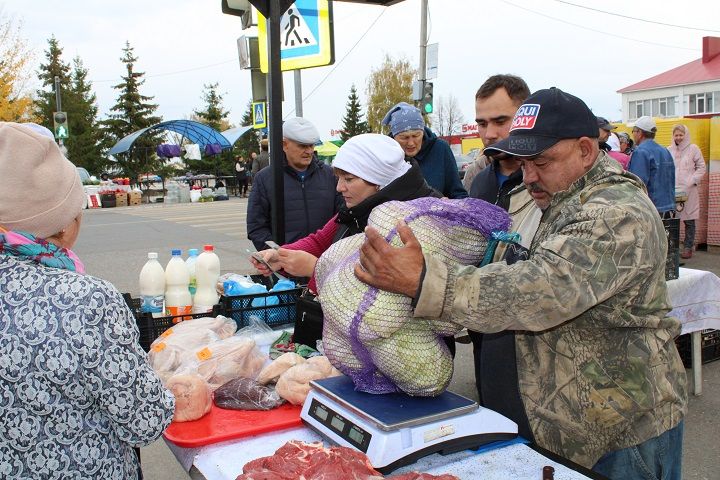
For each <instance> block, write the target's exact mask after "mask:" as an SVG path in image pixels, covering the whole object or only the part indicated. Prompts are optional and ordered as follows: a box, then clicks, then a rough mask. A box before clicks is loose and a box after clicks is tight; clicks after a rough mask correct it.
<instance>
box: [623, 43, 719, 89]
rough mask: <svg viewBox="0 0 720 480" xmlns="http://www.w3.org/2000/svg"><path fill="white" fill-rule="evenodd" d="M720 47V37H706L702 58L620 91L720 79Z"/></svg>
mask: <svg viewBox="0 0 720 480" xmlns="http://www.w3.org/2000/svg"><path fill="white" fill-rule="evenodd" d="M719 47H720V38H718V37H704V38H703V57H702V58H698V59H697V60H693V61H692V62H690V63H686V64H685V65H681V66H679V67H676V68H673V69H672V70H668V71H667V72H663V73H661V74H659V75H655V76H654V77H650V78H648V79H646V80H643V81H641V82H638V83H634V84H632V85H628V86H627V87H625V88H621V89H620V90H618V93H627V92H635V91H638V90H650V89H653V88H661V87H672V86H675V85H688V84H692V83H702V82H711V81H713V80H720V54H718V50H719Z"/></svg>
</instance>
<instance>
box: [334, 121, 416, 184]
mask: <svg viewBox="0 0 720 480" xmlns="http://www.w3.org/2000/svg"><path fill="white" fill-rule="evenodd" d="M332 166H333V167H334V168H339V169H341V170H345V171H346V172H348V173H351V174H353V175H355V176H356V177H360V178H362V179H363V180H365V181H366V182H369V183H372V184H373V185H379V186H380V188H383V187H385V186H386V185H388V184H389V183H391V182H392V181H393V180H395V179H397V178H399V177H401V176H403V175H404V174H405V172H407V171H408V170H409V169H410V164H409V163H408V162H406V161H405V152H404V151H403V149H402V148H401V147H400V145H399V144H398V143H397V142H396V141H395V140H393V139H392V138H390V137H388V136H387V135H379V134H377V133H364V134H362V135H357V136H355V137H352V138H351V139H350V140H348V141H347V142H345V143H344V144H343V146H342V147H340V150H338V153H337V155H336V156H335V159H334V160H333V162H332Z"/></svg>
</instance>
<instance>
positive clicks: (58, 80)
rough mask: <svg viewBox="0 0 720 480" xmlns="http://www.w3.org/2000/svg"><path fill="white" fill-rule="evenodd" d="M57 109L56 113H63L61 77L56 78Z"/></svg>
mask: <svg viewBox="0 0 720 480" xmlns="http://www.w3.org/2000/svg"><path fill="white" fill-rule="evenodd" d="M55 108H56V110H55V111H56V112H62V101H61V100H60V77H58V76H57V75H56V76H55Z"/></svg>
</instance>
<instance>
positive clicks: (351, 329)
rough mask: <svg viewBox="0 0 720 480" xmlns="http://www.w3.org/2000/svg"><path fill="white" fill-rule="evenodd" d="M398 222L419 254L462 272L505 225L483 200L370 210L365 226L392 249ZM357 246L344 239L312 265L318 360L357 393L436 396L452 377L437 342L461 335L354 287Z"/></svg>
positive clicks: (395, 298)
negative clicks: (319, 317)
mask: <svg viewBox="0 0 720 480" xmlns="http://www.w3.org/2000/svg"><path fill="white" fill-rule="evenodd" d="M399 219H404V220H405V222H406V223H407V224H408V225H409V226H410V228H411V229H412V230H413V233H414V234H415V236H416V237H417V238H418V241H419V242H420V244H421V246H422V248H423V251H424V252H425V253H426V254H430V255H433V256H434V257H435V258H439V259H441V260H443V261H444V262H446V263H448V264H453V263H459V264H465V265H470V264H477V263H478V262H479V261H480V260H481V259H482V256H483V254H484V251H485V247H486V244H487V242H486V239H487V238H489V237H490V235H491V232H493V231H497V230H503V231H504V230H507V229H508V228H509V225H510V219H509V217H508V216H507V213H506V212H505V211H503V210H502V209H500V208H499V207H496V206H494V205H490V204H489V203H487V202H484V201H482V200H477V199H463V200H441V199H435V198H422V199H417V200H412V201H409V202H387V203H385V204H383V205H380V206H378V207H376V208H375V209H374V210H373V212H372V214H371V215H370V219H369V222H368V224H369V225H371V226H373V227H375V228H377V229H378V231H379V232H380V233H381V234H383V235H384V236H385V238H386V240H388V242H390V243H391V244H393V245H395V246H399V245H401V243H402V242H401V241H400V240H399V236H398V235H397V231H396V224H397V220H399ZM363 241H364V235H363V234H359V235H355V236H353V237H350V238H346V239H343V240H341V241H339V242H337V243H336V244H334V245H333V246H332V247H331V248H330V249H328V251H327V252H325V253H324V254H323V256H322V257H321V258H320V259H319V261H318V264H317V267H316V279H317V281H318V287H319V289H318V290H319V298H320V301H321V303H322V306H323V312H324V316H325V327H324V331H323V347H324V351H325V354H326V355H327V356H328V358H329V359H330V361H331V362H332V363H333V365H334V366H335V367H336V368H338V369H339V370H340V371H342V372H343V373H345V374H346V375H348V376H349V377H351V378H352V379H353V381H354V382H355V386H356V388H357V389H358V390H361V391H365V392H370V393H389V392H394V391H398V390H402V391H404V392H406V393H408V394H411V395H420V396H433V395H439V394H440V393H442V391H444V390H445V388H446V387H447V384H448V383H449V381H450V378H451V377H452V357H451V355H450V352H449V350H448V349H447V347H446V345H445V343H444V342H443V340H442V336H443V335H452V334H454V333H456V332H457V331H459V330H460V328H461V327H460V326H459V325H456V324H452V323H450V322H445V321H441V320H430V319H417V318H412V307H411V305H410V299H409V298H407V297H404V296H402V295H397V294H392V293H389V292H384V291H379V290H377V289H376V288H372V287H369V286H368V285H366V284H363V283H362V282H360V281H359V280H357V278H356V277H355V275H354V273H353V269H354V266H355V264H356V263H357V261H358V259H359V248H360V246H361V245H362V242H363ZM438 301H441V300H440V299H439V300H438Z"/></svg>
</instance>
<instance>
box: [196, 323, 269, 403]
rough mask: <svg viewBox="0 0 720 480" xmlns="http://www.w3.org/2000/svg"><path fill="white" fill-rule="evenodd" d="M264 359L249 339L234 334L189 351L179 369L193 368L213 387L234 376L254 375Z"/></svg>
mask: <svg viewBox="0 0 720 480" xmlns="http://www.w3.org/2000/svg"><path fill="white" fill-rule="evenodd" d="M267 360H268V356H267V355H266V354H264V353H263V352H262V351H260V349H258V348H257V346H256V345H255V342H254V341H253V340H251V339H249V338H244V337H237V336H234V337H230V338H226V339H224V340H219V341H217V342H214V343H211V344H209V345H207V346H206V347H203V348H201V349H198V350H194V351H192V352H191V353H190V354H188V355H187V356H186V360H185V362H184V364H183V369H189V370H195V371H197V373H198V374H199V375H200V376H201V377H202V378H204V379H205V380H206V381H207V382H208V384H209V385H210V389H211V390H215V389H216V388H218V387H219V386H221V385H224V384H225V383H227V382H229V381H230V380H232V379H235V378H240V377H245V378H252V379H254V378H256V377H257V375H258V373H260V370H262V368H263V366H265V362H266V361H267Z"/></svg>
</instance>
